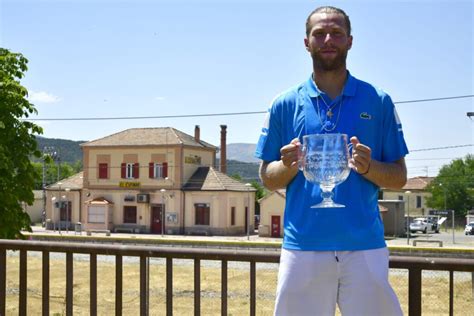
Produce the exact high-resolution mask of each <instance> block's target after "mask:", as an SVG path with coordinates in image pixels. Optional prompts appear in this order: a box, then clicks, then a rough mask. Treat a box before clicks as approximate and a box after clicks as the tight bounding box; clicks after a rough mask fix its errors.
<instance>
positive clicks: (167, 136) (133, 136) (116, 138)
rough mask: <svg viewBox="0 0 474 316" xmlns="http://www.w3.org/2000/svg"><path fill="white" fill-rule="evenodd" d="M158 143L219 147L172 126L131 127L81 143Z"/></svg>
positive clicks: (144, 144)
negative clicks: (197, 139)
mask: <svg viewBox="0 0 474 316" xmlns="http://www.w3.org/2000/svg"><path fill="white" fill-rule="evenodd" d="M156 145H187V146H194V147H201V148H212V149H216V148H217V147H216V146H213V145H211V144H209V143H206V142H204V141H202V140H201V141H199V142H196V141H195V139H194V137H193V136H191V135H188V134H186V133H183V132H181V131H179V130H177V129H174V128H172V127H154V128H151V127H150V128H130V129H127V130H124V131H121V132H118V133H115V134H112V135H109V136H105V137H102V138H99V139H96V140H92V141H90V142H87V143H84V144H81V146H83V147H92V146H156Z"/></svg>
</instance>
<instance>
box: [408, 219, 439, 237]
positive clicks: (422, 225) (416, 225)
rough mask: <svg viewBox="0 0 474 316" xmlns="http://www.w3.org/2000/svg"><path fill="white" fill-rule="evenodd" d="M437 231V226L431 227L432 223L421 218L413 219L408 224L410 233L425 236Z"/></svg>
mask: <svg viewBox="0 0 474 316" xmlns="http://www.w3.org/2000/svg"><path fill="white" fill-rule="evenodd" d="M437 229H438V227H437V225H433V222H431V221H429V220H428V219H427V218H423V217H419V218H415V219H414V220H413V222H412V223H411V224H410V232H412V233H416V232H422V233H423V234H426V233H428V232H430V233H432V232H436V230H437Z"/></svg>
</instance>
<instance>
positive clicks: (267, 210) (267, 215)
mask: <svg viewBox="0 0 474 316" xmlns="http://www.w3.org/2000/svg"><path fill="white" fill-rule="evenodd" d="M285 201H286V190H276V191H273V192H269V193H268V194H267V195H265V196H264V197H263V198H261V199H260V200H259V201H258V203H260V225H259V226H258V235H259V236H261V237H283V214H284V212H285Z"/></svg>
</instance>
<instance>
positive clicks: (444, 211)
mask: <svg viewBox="0 0 474 316" xmlns="http://www.w3.org/2000/svg"><path fill="white" fill-rule="evenodd" d="M450 212H451V210H430V211H429V213H430V215H442V216H446V215H449V213H450Z"/></svg>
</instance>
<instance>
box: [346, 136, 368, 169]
mask: <svg viewBox="0 0 474 316" xmlns="http://www.w3.org/2000/svg"><path fill="white" fill-rule="evenodd" d="M350 141H351V144H352V158H351V159H350V161H349V164H350V165H351V167H352V169H354V170H355V171H356V172H357V173H359V174H362V175H364V174H367V173H368V172H369V170H370V161H371V160H372V158H371V153H372V150H371V149H370V147H369V146H366V145H364V144H362V143H361V142H360V141H359V139H358V138H357V137H355V136H353V137H351V140H350Z"/></svg>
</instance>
